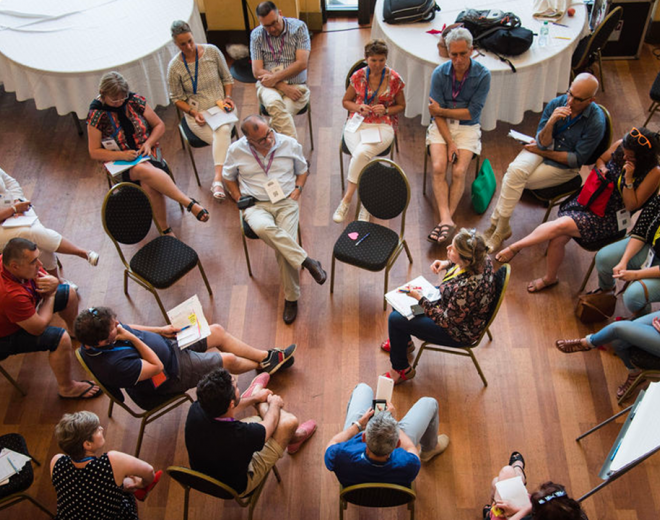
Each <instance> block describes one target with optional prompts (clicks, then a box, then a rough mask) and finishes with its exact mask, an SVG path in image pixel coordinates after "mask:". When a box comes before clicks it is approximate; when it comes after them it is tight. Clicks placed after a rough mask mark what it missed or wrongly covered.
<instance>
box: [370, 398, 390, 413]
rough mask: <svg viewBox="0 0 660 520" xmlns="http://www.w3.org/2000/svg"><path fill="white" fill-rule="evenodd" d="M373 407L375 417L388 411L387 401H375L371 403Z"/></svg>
mask: <svg viewBox="0 0 660 520" xmlns="http://www.w3.org/2000/svg"><path fill="white" fill-rule="evenodd" d="M371 407H372V408H373V409H374V415H378V414H379V413H380V412H384V411H385V410H387V400H385V399H374V400H373V401H372V403H371Z"/></svg>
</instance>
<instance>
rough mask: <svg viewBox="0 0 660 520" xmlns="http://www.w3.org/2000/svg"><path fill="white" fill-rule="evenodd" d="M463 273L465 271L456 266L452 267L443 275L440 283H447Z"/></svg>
mask: <svg viewBox="0 0 660 520" xmlns="http://www.w3.org/2000/svg"><path fill="white" fill-rule="evenodd" d="M464 272H465V269H459V268H458V265H454V267H452V268H451V269H450V270H449V271H447V273H445V276H444V278H443V279H442V283H445V282H448V281H449V280H451V279H452V278H456V277H457V276H458V275H459V274H463V273H464Z"/></svg>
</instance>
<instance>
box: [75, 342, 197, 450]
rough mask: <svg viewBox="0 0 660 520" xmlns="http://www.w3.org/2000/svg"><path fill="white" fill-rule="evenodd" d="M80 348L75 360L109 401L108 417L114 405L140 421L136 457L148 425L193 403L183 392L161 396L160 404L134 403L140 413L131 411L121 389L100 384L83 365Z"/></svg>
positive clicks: (77, 350)
mask: <svg viewBox="0 0 660 520" xmlns="http://www.w3.org/2000/svg"><path fill="white" fill-rule="evenodd" d="M81 348H83V347H80V348H78V349H76V358H78V361H79V362H80V365H81V366H82V367H83V369H84V370H85V372H87V373H88V374H89V376H90V377H91V378H92V379H93V380H94V383H96V385H97V386H98V387H99V388H100V389H101V390H103V393H104V394H105V395H107V396H108V398H109V399H110V405H109V406H108V417H110V418H111V417H112V409H113V407H114V405H115V404H116V405H117V406H119V407H121V408H123V409H124V410H126V412H128V413H129V414H130V415H132V416H133V417H135V418H136V419H140V430H139V432H138V438H137V444H136V445H135V456H136V457H138V456H139V455H140V449H141V448H142V440H143V439H144V430H145V428H146V427H147V425H148V424H149V423H151V422H153V421H155V420H156V419H158V418H159V417H161V416H163V415H165V414H166V413H167V412H170V411H172V410H174V409H175V408H177V407H179V406H181V405H182V404H184V403H186V402H190V403H192V402H193V400H192V397H190V396H189V395H188V394H187V393H186V392H184V393H181V394H171V395H164V396H162V399H163V400H162V401H160V402H142V401H141V402H140V403H137V402H136V403H135V404H136V405H138V406H139V407H140V408H142V411H139V410H133V409H132V408H131V407H130V406H128V404H126V398H125V397H124V392H123V391H122V389H121V388H117V387H111V386H105V385H104V384H103V383H101V381H99V379H98V378H97V377H96V375H94V372H92V370H91V369H90V368H89V367H88V366H87V363H85V360H84V359H83V358H82V355H81V354H80V349H81Z"/></svg>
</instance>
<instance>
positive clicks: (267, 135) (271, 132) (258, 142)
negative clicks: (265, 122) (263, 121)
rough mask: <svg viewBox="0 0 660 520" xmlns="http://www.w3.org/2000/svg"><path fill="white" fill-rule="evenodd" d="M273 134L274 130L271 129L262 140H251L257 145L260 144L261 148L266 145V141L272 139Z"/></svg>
mask: <svg viewBox="0 0 660 520" xmlns="http://www.w3.org/2000/svg"><path fill="white" fill-rule="evenodd" d="M272 134H273V129H272V128H269V129H268V132H266V135H265V136H263V137H262V138H261V139H250V141H252V142H253V143H255V144H258V145H259V146H263V145H265V144H266V141H268V139H269V138H270V136H271V135H272Z"/></svg>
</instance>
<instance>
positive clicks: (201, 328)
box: [167, 295, 211, 350]
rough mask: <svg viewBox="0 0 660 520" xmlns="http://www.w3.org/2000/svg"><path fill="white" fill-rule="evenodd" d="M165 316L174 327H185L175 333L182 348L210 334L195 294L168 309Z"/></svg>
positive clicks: (209, 328)
mask: <svg viewBox="0 0 660 520" xmlns="http://www.w3.org/2000/svg"><path fill="white" fill-rule="evenodd" d="M167 316H168V318H169V319H170V322H171V323H172V325H173V326H174V327H176V328H178V329H185V330H181V331H180V332H179V333H177V335H176V341H177V343H178V344H179V348H180V349H182V350H183V349H184V348H186V347H189V346H190V345H192V344H193V343H195V342H197V341H199V340H200V339H204V338H206V337H208V336H210V335H211V327H209V324H208V321H206V317H205V316H204V310H203V309H202V304H201V303H200V302H199V298H198V297H197V295H195V296H193V297H192V298H188V299H187V300H186V301H185V302H183V303H180V304H179V305H177V306H176V307H174V308H173V309H171V310H169V311H168V312H167Z"/></svg>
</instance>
